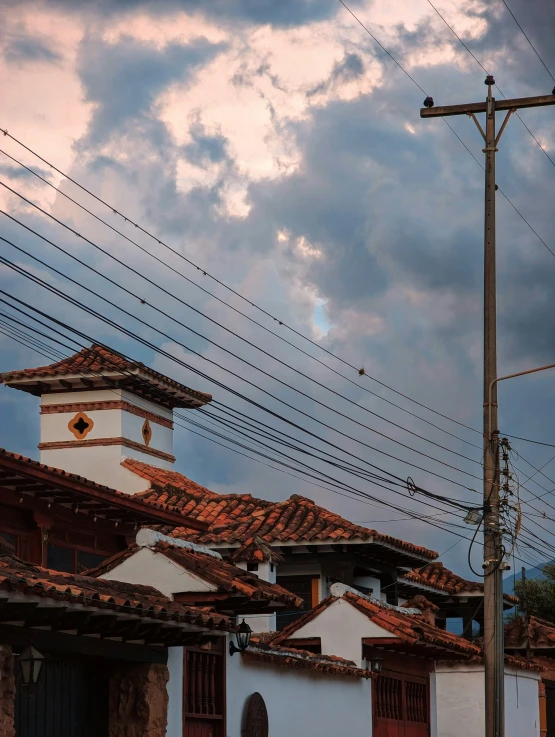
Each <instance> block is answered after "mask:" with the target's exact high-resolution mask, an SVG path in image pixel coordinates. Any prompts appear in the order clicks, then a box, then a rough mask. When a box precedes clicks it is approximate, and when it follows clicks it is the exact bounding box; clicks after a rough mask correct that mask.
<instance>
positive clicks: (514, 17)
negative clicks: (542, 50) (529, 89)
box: [502, 0, 555, 82]
mask: <svg viewBox="0 0 555 737" xmlns="http://www.w3.org/2000/svg"><path fill="white" fill-rule="evenodd" d="M502 2H503V5H504V6H505V7H506V8H507V10H508V11H509V13H510V14H511V15H512V17H513V20H514V22H515V23H516V24H517V26H518V27H519V28H520V30H521V31H522V35H523V36H524V38H525V39H526V40H527V41H528V43H529V44H530V46H531V47H532V49H533V51H534V53H535V54H536V56H537V57H538V59H539V60H540V61H541V63H542V64H543V67H544V69H545V71H546V72H547V73H548V74H549V76H550V77H551V79H552V80H553V81H554V82H555V77H554V76H553V74H552V73H551V71H550V69H549V68H548V66H547V64H546V63H545V62H544V60H543V59H542V58H541V56H540V55H539V53H538V51H537V49H536V47H535V46H534V44H533V43H532V41H530V39H529V38H528V36H527V34H526V32H525V31H524V28H523V27H522V26H521V25H520V23H519V22H518V20H517V18H516V16H515V14H514V13H513V11H512V10H511V9H510V8H509V6H508V5H507V3H506V0H502Z"/></svg>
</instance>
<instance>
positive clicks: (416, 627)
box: [271, 590, 481, 657]
mask: <svg viewBox="0 0 555 737" xmlns="http://www.w3.org/2000/svg"><path fill="white" fill-rule="evenodd" d="M340 598H343V599H345V601H348V602H349V603H350V604H351V605H352V606H353V607H355V609H358V611H360V612H362V614H365V615H366V616H367V617H368V619H369V620H370V621H371V622H373V623H374V624H376V625H378V626H379V627H382V628H383V629H384V630H386V631H387V632H391V634H393V635H396V636H397V637H399V638H400V639H401V640H403V641H404V642H406V643H407V644H408V645H433V646H436V647H439V648H443V649H446V650H449V651H451V652H452V653H454V654H457V655H461V656H466V657H469V656H475V657H479V656H481V650H480V648H479V647H477V646H476V645H474V644H473V643H471V642H469V641H468V640H465V639H463V638H462V637H459V636H458V635H454V634H452V633H451V632H446V631H445V630H440V629H439V628H438V627H435V626H433V625H431V624H428V622H426V621H425V618H424V617H423V616H422V615H421V614H413V613H412V612H413V611H414V610H410V609H409V610H403V609H402V608H401V607H391V606H388V605H386V604H383V603H382V602H380V601H378V600H377V599H371V597H368V596H365V595H364V594H359V593H358V592H355V591H353V590H347V591H345V593H344V594H343V596H342V597H338V596H328V597H327V599H324V600H323V601H321V602H320V604H318V605H317V606H316V607H314V609H312V610H310V611H308V612H307V613H306V614H304V615H302V616H301V617H299V618H298V619H296V620H295V621H294V622H292V623H291V624H290V625H288V626H287V627H285V628H284V629H283V630H281V632H278V633H277V634H276V636H275V637H273V638H272V639H271V643H272V644H280V643H281V642H283V641H284V640H289V639H290V638H292V636H293V634H294V633H295V632H296V631H298V630H299V629H300V628H301V627H303V626H304V625H305V624H307V623H308V622H310V621H312V620H313V619H315V618H316V617H317V616H318V615H319V614H320V612H322V611H323V610H324V609H327V608H328V607H329V606H331V605H332V604H333V603H334V602H336V601H338V600H339V599H340Z"/></svg>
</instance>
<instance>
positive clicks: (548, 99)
mask: <svg viewBox="0 0 555 737" xmlns="http://www.w3.org/2000/svg"><path fill="white" fill-rule="evenodd" d="M494 105H495V110H496V111H497V110H521V109H522V108H527V107H545V106H546V105H555V95H541V96H539V97H517V98H516V99H515V100H494ZM486 110H487V101H484V102H471V103H469V104H467V105H446V106H444V107H423V108H421V109H420V117H421V118H448V117H450V116H452V115H469V114H471V113H485V112H486Z"/></svg>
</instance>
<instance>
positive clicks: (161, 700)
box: [0, 663, 169, 737]
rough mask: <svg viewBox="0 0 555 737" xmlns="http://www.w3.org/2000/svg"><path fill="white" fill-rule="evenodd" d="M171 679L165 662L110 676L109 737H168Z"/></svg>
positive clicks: (134, 666)
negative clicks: (169, 685) (168, 686)
mask: <svg viewBox="0 0 555 737" xmlns="http://www.w3.org/2000/svg"><path fill="white" fill-rule="evenodd" d="M168 680H169V673H168V668H167V666H165V665H159V664H152V665H147V664H143V663H140V664H129V665H125V666H122V667H121V668H120V669H118V670H117V671H116V672H115V673H114V674H113V675H112V678H111V680H110V733H109V737H165V735H166V726H167V721H168V692H167V689H166V684H167V682H168ZM1 734H2V732H1V730H0V735H1ZM2 737H3V735H2Z"/></svg>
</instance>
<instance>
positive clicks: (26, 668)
mask: <svg viewBox="0 0 555 737" xmlns="http://www.w3.org/2000/svg"><path fill="white" fill-rule="evenodd" d="M44 660H45V656H44V655H43V654H42V653H39V651H38V650H37V649H36V648H34V647H33V646H32V645H29V647H27V648H25V650H24V651H23V652H22V653H21V655H20V656H19V668H20V670H21V682H22V684H23V685H24V686H26V687H32V686H36V685H37V683H38V680H39V676H40V672H41V670H42V664H43V661H44Z"/></svg>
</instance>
